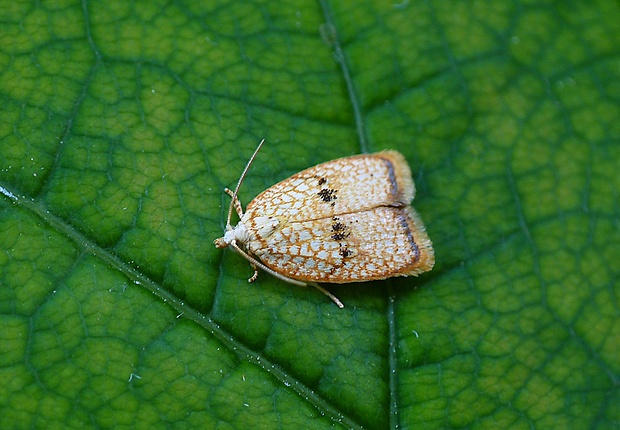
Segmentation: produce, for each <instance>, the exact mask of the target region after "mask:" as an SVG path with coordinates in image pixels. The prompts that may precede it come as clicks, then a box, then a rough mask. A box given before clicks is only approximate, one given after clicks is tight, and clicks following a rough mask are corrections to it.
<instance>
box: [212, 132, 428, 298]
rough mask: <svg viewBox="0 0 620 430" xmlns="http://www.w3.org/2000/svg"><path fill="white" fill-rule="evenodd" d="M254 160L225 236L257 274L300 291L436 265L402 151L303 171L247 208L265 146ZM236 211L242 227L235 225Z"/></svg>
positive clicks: (218, 242) (220, 242)
mask: <svg viewBox="0 0 620 430" xmlns="http://www.w3.org/2000/svg"><path fill="white" fill-rule="evenodd" d="M264 141H265V140H264V139H263V140H262V141H261V142H260V144H259V145H258V147H257V148H256V150H255V151H254V154H253V155H252V157H251V158H250V160H249V161H248V163H247V165H246V166H245V169H244V170H243V173H242V174H241V177H240V178H239V181H238V182H237V187H236V188H235V191H234V192H233V191H230V190H229V189H228V188H227V189H226V190H225V191H226V193H227V194H229V195H230V197H231V202H230V207H229V208H228V218H227V220H226V231H225V233H224V236H223V237H220V238H218V239H215V241H214V243H215V246H216V247H217V248H225V247H231V248H232V249H234V250H235V251H236V252H238V253H239V254H241V255H242V256H243V257H244V258H246V259H247V260H248V261H249V262H250V264H251V265H252V267H253V268H254V275H252V277H251V278H250V279H249V281H250V282H252V281H254V280H255V279H256V278H257V277H258V268H259V267H260V268H261V269H263V270H264V271H265V272H268V273H271V274H272V275H273V276H276V277H278V278H280V279H283V280H284V281H287V282H290V283H291V284H295V285H301V286H306V285H312V286H314V287H316V288H318V289H319V290H320V291H322V292H323V293H324V294H326V295H327V296H329V297H330V298H331V299H332V300H333V301H334V302H335V303H336V304H337V305H338V306H339V307H340V308H343V307H344V305H343V304H342V302H341V301H340V300H338V298H336V297H335V296H334V295H333V294H331V293H330V292H328V291H327V290H325V289H324V288H323V287H321V286H320V285H318V284H317V283H318V282H321V283H335V284H344V283H349V282H361V281H373V280H379V279H386V278H390V277H393V276H410V275H418V274H420V273H423V272H427V271H429V270H431V269H432V268H433V264H434V263H435V257H434V251H433V245H432V243H431V241H430V239H429V238H428V235H427V234H426V231H425V228H424V224H423V223H422V220H421V219H420V217H419V215H418V214H417V212H416V211H415V209H413V208H412V207H411V206H410V204H411V201H412V200H413V197H414V195H415V186H414V184H413V179H412V178H411V171H410V169H409V165H408V164H407V161H406V160H405V158H404V157H403V156H402V155H401V154H400V153H399V152H397V151H382V152H378V153H375V154H362V155H354V156H352V157H345V158H339V159H336V160H332V161H328V162H326V163H322V164H319V165H317V166H314V167H310V168H308V169H306V170H304V171H302V172H299V173H297V174H295V175H293V176H291V177H290V178H288V179H285V180H283V181H282V182H279V183H277V184H275V185H273V186H272V187H270V188H268V189H267V190H265V191H263V192H262V193H261V194H259V195H258V196H257V197H256V198H255V199H254V200H252V201H251V202H250V203H249V204H248V205H247V207H246V210H245V213H244V212H243V208H242V206H241V202H240V201H239V199H238V197H237V193H238V191H239V187H240V186H241V183H242V181H243V179H244V177H245V175H246V173H247V171H248V169H249V168H250V165H251V164H252V162H253V161H254V158H255V157H256V154H257V153H258V151H259V150H260V148H261V146H262V145H263V143H264ZM233 207H234V209H235V210H236V212H237V214H238V215H239V218H240V220H239V223H238V224H237V225H236V226H235V227H233V226H232V225H231V224H230V219H231V216H232V211H233Z"/></svg>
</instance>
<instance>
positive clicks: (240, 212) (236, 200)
mask: <svg viewBox="0 0 620 430" xmlns="http://www.w3.org/2000/svg"><path fill="white" fill-rule="evenodd" d="M224 191H225V192H226V194H228V195H229V196H230V198H231V199H232V201H233V206H234V207H235V211H236V212H237V215H239V218H241V217H242V216H243V207H242V206H241V202H240V201H239V198H238V197H237V196H236V195H235V193H233V192H232V191H231V190H230V189H229V188H224Z"/></svg>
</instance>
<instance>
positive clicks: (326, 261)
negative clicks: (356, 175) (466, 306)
mask: <svg viewBox="0 0 620 430" xmlns="http://www.w3.org/2000/svg"><path fill="white" fill-rule="evenodd" d="M248 246H249V250H250V252H251V253H252V254H254V255H255V256H256V257H258V258H259V259H260V260H261V261H262V262H263V263H264V264H265V265H266V266H268V267H269V268H271V269H273V270H274V271H276V272H278V273H280V274H282V275H284V276H286V277H289V278H293V279H297V280H300V281H307V282H327V283H347V282H357V281H369V280H377V279H385V278H389V277H392V276H408V275H417V274H419V273H422V272H426V271H428V270H430V269H431V268H432V267H433V264H434V261H435V260H434V254H433V248H432V244H431V241H430V240H429V238H428V236H427V234H426V231H425V229H424V225H423V224H422V221H421V220H420V218H419V216H418V215H417V213H416V212H415V210H414V209H413V208H411V207H408V206H405V207H390V206H387V207H377V208H373V209H370V210H364V211H359V212H352V213H347V214H342V215H338V216H333V217H330V218H321V219H313V220H307V221H298V222H290V221H289V222H288V223H286V224H284V225H282V226H281V227H280V228H278V229H277V230H276V231H274V233H273V234H271V235H269V236H267V237H262V238H258V239H257V240H254V241H251V242H250V243H249V244H248Z"/></svg>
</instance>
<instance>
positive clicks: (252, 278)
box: [248, 263, 258, 282]
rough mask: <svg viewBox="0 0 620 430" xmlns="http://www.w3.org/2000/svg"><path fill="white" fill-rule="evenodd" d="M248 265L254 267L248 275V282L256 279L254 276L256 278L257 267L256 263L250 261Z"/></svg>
mask: <svg viewBox="0 0 620 430" xmlns="http://www.w3.org/2000/svg"><path fill="white" fill-rule="evenodd" d="M250 266H252V269H254V274H253V275H252V276H250V279H248V282H254V281H256V278H258V267H256V264H254V263H250Z"/></svg>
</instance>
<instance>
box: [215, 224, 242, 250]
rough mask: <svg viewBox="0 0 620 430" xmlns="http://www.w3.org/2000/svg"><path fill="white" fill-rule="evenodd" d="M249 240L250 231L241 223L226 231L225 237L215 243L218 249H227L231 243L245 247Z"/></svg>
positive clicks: (219, 238)
mask: <svg viewBox="0 0 620 430" xmlns="http://www.w3.org/2000/svg"><path fill="white" fill-rule="evenodd" d="M248 240H249V236H248V229H247V228H246V227H245V224H243V223H241V222H240V223H239V224H237V225H236V226H235V227H234V228H230V229H226V233H224V236H222V237H218V238H217V239H215V240H214V241H213V243H214V244H215V247H216V248H227V247H228V246H230V244H231V243H233V242H234V243H239V244H241V245H245V244H246V243H247V242H248Z"/></svg>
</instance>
